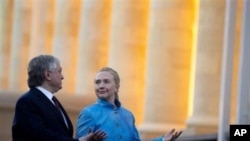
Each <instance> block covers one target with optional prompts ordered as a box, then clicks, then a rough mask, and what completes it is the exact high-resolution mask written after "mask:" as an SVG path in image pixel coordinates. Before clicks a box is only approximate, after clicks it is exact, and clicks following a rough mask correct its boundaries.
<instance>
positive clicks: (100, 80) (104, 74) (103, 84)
mask: <svg viewBox="0 0 250 141" xmlns="http://www.w3.org/2000/svg"><path fill="white" fill-rule="evenodd" d="M118 88H119V86H118V85H116V84H115V81H114V77H113V75H112V74H111V73H110V72H108V71H101V72H98V73H97V74H96V77H95V93H96V95H97V97H99V98H102V99H105V100H107V101H109V102H110V103H113V102H114V99H115V93H116V92H117V91H118Z"/></svg>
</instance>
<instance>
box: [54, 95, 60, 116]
mask: <svg viewBox="0 0 250 141" xmlns="http://www.w3.org/2000/svg"><path fill="white" fill-rule="evenodd" d="M52 100H53V102H54V103H55V106H56V108H57V110H58V111H59V112H60V113H61V112H62V110H61V108H60V106H59V101H58V100H57V98H56V97H54V96H53V97H52Z"/></svg>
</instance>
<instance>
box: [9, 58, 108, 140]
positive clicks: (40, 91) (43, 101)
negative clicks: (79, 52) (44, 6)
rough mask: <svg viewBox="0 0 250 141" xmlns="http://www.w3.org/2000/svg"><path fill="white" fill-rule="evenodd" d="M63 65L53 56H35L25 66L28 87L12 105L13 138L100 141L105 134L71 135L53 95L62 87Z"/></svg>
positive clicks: (61, 107) (67, 122)
mask: <svg viewBox="0 0 250 141" xmlns="http://www.w3.org/2000/svg"><path fill="white" fill-rule="evenodd" d="M63 78H64V77H63V75H62V68H61V65H60V62H59V60H58V59H57V58H55V57H54V56H52V55H39V56H37V57H34V58H33V59H32V60H31V61H30V62H29V65H28V86H29V88H30V90H29V91H28V92H26V93H25V94H24V95H22V96H21V97H20V98H19V99H18V101H17V103H16V108H15V115H14V120H13V125H12V138H13V141H90V140H94V139H95V140H96V141H99V140H100V141H101V140H102V139H104V138H105V136H106V133H104V132H103V131H100V130H98V131H96V132H90V133H89V134H88V135H86V136H84V137H81V138H79V139H74V138H73V126H72V123H71V121H70V119H69V117H68V115H67V113H66V112H65V110H64V108H63V106H62V105H61V104H60V102H59V101H58V100H57V99H56V98H55V96H54V94H55V93H56V92H57V91H58V90H60V89H61V88H62V80H63Z"/></svg>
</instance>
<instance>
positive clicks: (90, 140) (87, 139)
mask: <svg viewBox="0 0 250 141" xmlns="http://www.w3.org/2000/svg"><path fill="white" fill-rule="evenodd" d="M106 136H107V134H106V133H105V132H104V131H101V130H97V131H95V132H94V133H93V132H92V131H90V132H89V133H88V135H86V136H84V137H81V138H80V139H79V141H102V140H103V139H104V138H106Z"/></svg>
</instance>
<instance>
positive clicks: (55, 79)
mask: <svg viewBox="0 0 250 141" xmlns="http://www.w3.org/2000/svg"><path fill="white" fill-rule="evenodd" d="M48 74H49V76H50V77H49V81H48V84H49V86H50V87H51V90H52V92H57V91H58V90H60V89H61V88H62V80H63V79H64V77H63V75H62V67H61V65H60V64H57V66H56V68H55V69H54V70H52V71H48Z"/></svg>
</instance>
